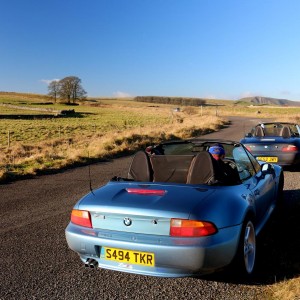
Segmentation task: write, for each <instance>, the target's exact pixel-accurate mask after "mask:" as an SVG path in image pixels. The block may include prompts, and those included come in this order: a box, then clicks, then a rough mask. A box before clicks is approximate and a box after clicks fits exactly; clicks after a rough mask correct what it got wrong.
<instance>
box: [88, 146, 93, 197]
mask: <svg viewBox="0 0 300 300" xmlns="http://www.w3.org/2000/svg"><path fill="white" fill-rule="evenodd" d="M88 159H89V160H90V152H89V151H88ZM88 167H89V182H90V191H91V193H92V194H93V195H94V196H95V194H94V192H93V188H92V177H91V164H90V162H89V165H88Z"/></svg>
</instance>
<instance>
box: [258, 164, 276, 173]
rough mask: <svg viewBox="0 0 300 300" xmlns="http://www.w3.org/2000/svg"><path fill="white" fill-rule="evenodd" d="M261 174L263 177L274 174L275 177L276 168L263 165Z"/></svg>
mask: <svg viewBox="0 0 300 300" xmlns="http://www.w3.org/2000/svg"><path fill="white" fill-rule="evenodd" d="M261 172H262V175H267V174H273V175H275V171H274V168H273V166H272V165H270V164H263V165H262V166H261Z"/></svg>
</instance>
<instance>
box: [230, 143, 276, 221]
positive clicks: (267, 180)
mask: <svg viewBox="0 0 300 300" xmlns="http://www.w3.org/2000/svg"><path fill="white" fill-rule="evenodd" d="M232 154H233V157H234V160H235V163H236V165H237V168H238V171H239V176H240V179H241V181H242V183H243V184H244V185H245V187H246V188H247V189H248V190H249V193H251V194H252V195H253V196H254V201H255V209H256V219H257V223H258V224H259V223H260V222H261V220H262V219H263V218H264V217H265V215H266V213H267V212H268V211H269V208H270V206H271V205H272V203H273V202H274V197H275V181H274V175H273V174H269V173H268V174H263V173H262V171H261V166H260V165H259V164H258V162H257V161H256V160H255V158H254V157H252V155H251V154H250V153H247V151H246V150H245V149H244V148H243V147H242V146H240V147H236V148H235V149H234V150H233V152H232Z"/></svg>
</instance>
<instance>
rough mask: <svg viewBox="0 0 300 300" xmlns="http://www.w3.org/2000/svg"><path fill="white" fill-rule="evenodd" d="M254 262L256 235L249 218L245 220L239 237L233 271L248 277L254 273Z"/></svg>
mask: <svg viewBox="0 0 300 300" xmlns="http://www.w3.org/2000/svg"><path fill="white" fill-rule="evenodd" d="M255 262H256V234H255V227H254V224H253V222H252V220H251V219H250V218H248V219H246V220H245V222H244V224H243V226H242V231H241V235H240V240H239V245H238V249H237V253H236V257H235V264H234V267H235V271H236V272H237V274H239V276H240V275H242V276H246V277H249V276H251V275H252V274H253V273H254V269H255Z"/></svg>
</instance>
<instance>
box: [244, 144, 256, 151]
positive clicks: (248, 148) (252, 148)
mask: <svg viewBox="0 0 300 300" xmlns="http://www.w3.org/2000/svg"><path fill="white" fill-rule="evenodd" d="M245 147H246V149H247V150H248V151H249V152H251V151H252V150H254V148H255V146H254V145H245Z"/></svg>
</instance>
